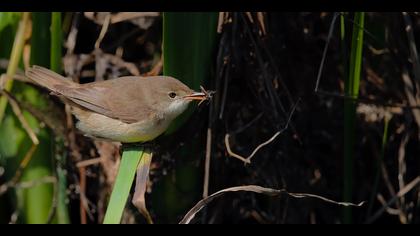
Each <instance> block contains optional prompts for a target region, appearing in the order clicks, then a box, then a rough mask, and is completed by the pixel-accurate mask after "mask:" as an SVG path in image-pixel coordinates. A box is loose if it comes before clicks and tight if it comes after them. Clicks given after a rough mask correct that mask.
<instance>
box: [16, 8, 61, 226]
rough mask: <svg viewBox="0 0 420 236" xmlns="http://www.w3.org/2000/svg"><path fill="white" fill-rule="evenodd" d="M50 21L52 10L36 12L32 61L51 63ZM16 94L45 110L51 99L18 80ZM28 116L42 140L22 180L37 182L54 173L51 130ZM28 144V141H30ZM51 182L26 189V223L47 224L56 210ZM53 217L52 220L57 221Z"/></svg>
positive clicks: (46, 64) (45, 64)
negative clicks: (54, 209)
mask: <svg viewBox="0 0 420 236" xmlns="http://www.w3.org/2000/svg"><path fill="white" fill-rule="evenodd" d="M50 24H51V14H50V13H48V12H34V13H32V36H31V56H30V64H32V65H41V66H45V67H49V66H50V47H51V45H50V29H49V27H50ZM14 93H15V94H16V95H17V96H19V97H21V99H22V100H25V101H26V102H29V103H31V104H32V106H34V107H36V108H38V109H45V107H46V106H47V101H46V100H45V99H43V97H42V96H41V93H40V92H39V91H38V90H36V89H34V88H33V87H32V86H28V85H26V84H22V83H17V84H16V90H15V91H14ZM25 116H26V117H27V119H28V121H29V122H30V125H31V127H32V129H34V130H37V136H38V137H39V139H40V143H39V145H38V146H37V149H36V151H35V152H34V154H33V156H32V159H31V161H30V162H29V164H28V166H27V167H26V169H25V170H24V172H23V175H22V181H37V180H39V179H42V178H45V177H47V176H52V175H53V173H54V171H53V168H52V160H53V155H52V152H51V150H52V147H53V142H52V139H51V135H52V133H51V130H49V129H47V128H43V127H41V124H40V122H39V121H38V120H36V119H35V118H34V117H33V116H32V115H30V114H29V113H28V112H26V111H25ZM26 145H27V144H26ZM53 187H54V186H53V184H51V183H48V184H47V183H44V184H41V185H38V186H34V187H31V188H28V189H23V190H22V195H23V200H24V204H23V207H22V211H23V216H24V218H23V219H24V222H25V223H36V224H39V223H46V222H47V220H48V218H49V217H50V214H51V213H52V212H53V207H54V206H53V200H54V188H53ZM55 219H56V218H54V217H53V218H52V221H51V222H56V220H55Z"/></svg>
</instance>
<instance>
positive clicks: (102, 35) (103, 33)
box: [95, 13, 111, 49]
mask: <svg viewBox="0 0 420 236" xmlns="http://www.w3.org/2000/svg"><path fill="white" fill-rule="evenodd" d="M110 21H111V13H108V14H107V15H106V17H105V20H104V24H103V25H102V29H101V33H99V37H98V39H97V40H96V43H95V49H98V48H99V46H100V44H101V42H102V40H103V39H104V37H105V34H106V32H107V31H108V26H109V23H110Z"/></svg>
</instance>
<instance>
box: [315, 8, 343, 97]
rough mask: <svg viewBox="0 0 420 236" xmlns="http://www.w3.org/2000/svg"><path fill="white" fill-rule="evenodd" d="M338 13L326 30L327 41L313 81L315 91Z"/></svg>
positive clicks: (316, 90) (319, 80)
mask: <svg viewBox="0 0 420 236" xmlns="http://www.w3.org/2000/svg"><path fill="white" fill-rule="evenodd" d="M339 15H340V14H339V13H334V17H333V19H332V20H331V25H330V29H329V31H328V37H327V42H326V43H325V47H324V51H323V52H322V58H321V64H320V65H319V70H318V75H317V76H316V83H315V90H314V91H315V93H316V92H318V88H319V83H320V82H321V75H322V71H323V70H324V63H325V58H326V57H327V51H328V46H329V45H330V41H331V38H332V34H333V32H334V27H335V21H336V20H337V17H338V16H339Z"/></svg>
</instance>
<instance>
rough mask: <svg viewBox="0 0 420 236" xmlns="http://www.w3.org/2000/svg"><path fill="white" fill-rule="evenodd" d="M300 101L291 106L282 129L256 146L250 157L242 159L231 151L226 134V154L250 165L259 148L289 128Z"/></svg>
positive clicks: (228, 136)
mask: <svg viewBox="0 0 420 236" xmlns="http://www.w3.org/2000/svg"><path fill="white" fill-rule="evenodd" d="M299 101H300V99H299V100H298V101H297V102H296V103H295V105H294V106H293V109H292V111H291V112H290V115H289V118H288V119H287V122H286V125H285V126H284V127H283V129H281V130H279V131H277V132H276V133H275V134H274V135H273V136H272V137H271V138H270V139H268V140H267V141H265V142H263V143H261V144H260V145H258V146H257V147H256V148H255V149H254V151H252V153H251V155H249V156H248V157H243V156H241V155H239V154H236V153H234V152H233V151H232V149H231V147H230V143H229V138H230V135H229V134H226V135H225V146H226V150H227V152H228V154H229V155H230V156H232V157H235V158H237V159H239V160H241V161H243V162H244V163H245V164H250V163H251V158H252V157H253V156H254V155H255V154H256V153H257V152H258V150H260V149H261V148H263V147H264V146H266V145H268V144H270V143H271V142H273V141H274V140H275V139H276V138H277V136H279V135H280V134H281V133H283V132H284V131H285V130H287V128H288V127H289V123H290V120H291V119H292V116H293V113H294V112H295V110H296V107H297V104H298V103H299Z"/></svg>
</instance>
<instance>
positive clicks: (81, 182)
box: [79, 167, 89, 224]
mask: <svg viewBox="0 0 420 236" xmlns="http://www.w3.org/2000/svg"><path fill="white" fill-rule="evenodd" d="M79 176H80V180H79V188H80V189H79V191H80V223H81V224H87V217H86V209H87V208H88V207H89V205H88V203H87V200H86V194H85V193H86V168H85V167H79Z"/></svg>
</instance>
